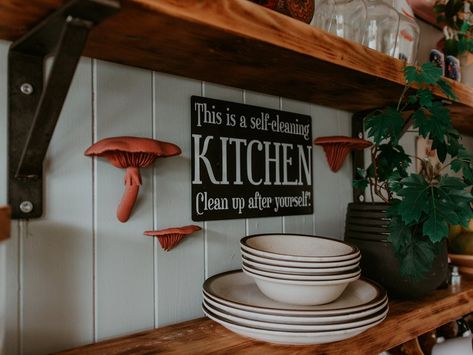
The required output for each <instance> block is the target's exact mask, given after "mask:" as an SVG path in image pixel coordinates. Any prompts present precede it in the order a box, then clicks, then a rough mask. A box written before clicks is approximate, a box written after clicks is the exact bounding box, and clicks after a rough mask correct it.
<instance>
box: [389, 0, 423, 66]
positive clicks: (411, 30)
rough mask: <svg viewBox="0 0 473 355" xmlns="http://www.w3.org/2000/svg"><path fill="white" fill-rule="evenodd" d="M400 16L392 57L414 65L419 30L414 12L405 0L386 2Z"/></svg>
mask: <svg viewBox="0 0 473 355" xmlns="http://www.w3.org/2000/svg"><path fill="white" fill-rule="evenodd" d="M386 2H387V3H388V4H389V5H392V6H393V7H394V8H395V9H396V10H397V12H399V14H400V22H399V34H398V40H397V45H396V51H395V54H394V56H395V57H396V58H398V59H401V60H405V61H406V62H407V63H408V64H414V63H415V62H416V60H417V51H418V48H419V38H420V28H419V25H418V24H417V22H416V20H415V17H414V11H412V8H411V6H410V5H409V3H408V2H407V1H406V0H386Z"/></svg>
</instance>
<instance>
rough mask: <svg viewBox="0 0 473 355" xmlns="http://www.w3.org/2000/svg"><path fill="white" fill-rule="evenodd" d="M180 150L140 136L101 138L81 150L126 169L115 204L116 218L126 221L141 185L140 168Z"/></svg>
mask: <svg viewBox="0 0 473 355" xmlns="http://www.w3.org/2000/svg"><path fill="white" fill-rule="evenodd" d="M179 154H181V149H180V148H179V147H178V146H177V145H175V144H172V143H167V142H161V141H157V140H154V139H150V138H141V137H112V138H105V139H102V140H100V141H98V142H97V143H95V144H93V145H92V146H91V147H89V148H88V149H87V150H86V151H85V155H87V156H98V157H103V158H106V159H107V160H108V161H109V162H110V163H111V164H112V165H113V166H115V167H117V168H121V169H126V173H125V192H124V194H123V197H122V200H121V201H120V204H119V205H118V209H117V218H118V220H119V221H120V222H126V221H127V220H128V219H129V218H130V214H131V211H132V210H133V206H134V205H135V202H136V198H137V196H138V191H139V189H140V185H141V175H140V168H146V167H148V166H150V165H151V164H153V163H154V161H155V160H156V158H164V157H172V156H175V155H179Z"/></svg>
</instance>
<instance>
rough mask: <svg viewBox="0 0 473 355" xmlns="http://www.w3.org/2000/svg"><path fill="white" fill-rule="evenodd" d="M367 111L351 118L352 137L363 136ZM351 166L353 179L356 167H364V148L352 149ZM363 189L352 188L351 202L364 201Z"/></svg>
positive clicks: (355, 174) (355, 175)
mask: <svg viewBox="0 0 473 355" xmlns="http://www.w3.org/2000/svg"><path fill="white" fill-rule="evenodd" d="M366 115H367V112H366V111H364V112H358V113H355V114H354V115H353V116H352V118H351V133H352V136H353V137H356V138H361V139H363V138H364V137H365V131H364V125H363V119H364V118H365V117H366ZM351 154H352V162H353V164H352V166H353V179H356V177H357V169H358V168H360V169H364V168H365V156H364V154H365V152H364V150H357V149H355V150H353V151H352V153H351ZM364 201H365V191H364V190H360V189H356V188H353V202H364Z"/></svg>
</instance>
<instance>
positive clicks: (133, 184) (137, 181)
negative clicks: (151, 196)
mask: <svg viewBox="0 0 473 355" xmlns="http://www.w3.org/2000/svg"><path fill="white" fill-rule="evenodd" d="M140 185H141V175H140V169H139V168H136V167H129V168H127V169H126V174H125V192H124V193H123V197H122V200H121V201H120V204H119V205H118V209H117V218H118V220H119V221H120V222H126V221H128V218H130V214H131V211H132V210H133V206H134V205H135V202H136V197H137V196H138V191H139V190H140Z"/></svg>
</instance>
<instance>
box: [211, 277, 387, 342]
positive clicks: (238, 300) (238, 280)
mask: <svg viewBox="0 0 473 355" xmlns="http://www.w3.org/2000/svg"><path fill="white" fill-rule="evenodd" d="M203 296H204V303H203V309H204V312H205V314H206V315H207V316H208V317H209V318H211V319H213V320H214V321H216V322H218V323H220V324H222V325H223V326H224V327H226V328H228V329H229V330H231V331H233V332H235V333H238V334H240V335H243V336H247V337H250V338H254V339H257V340H263V341H269V342H273V343H279V344H291V345H302V344H322V343H328V342H333V341H338V340H343V339H347V338H350V337H352V336H355V335H357V334H359V333H361V332H363V331H365V330H366V329H368V328H371V327H373V326H375V325H376V324H379V323H380V322H382V321H383V319H384V318H385V317H386V314H387V312H388V305H387V302H388V300H387V296H386V292H385V291H384V290H383V289H382V288H381V287H380V286H378V285H377V284H375V283H374V282H371V281H369V280H365V279H359V280H356V281H354V282H352V283H350V284H349V285H348V287H347V289H346V290H345V292H344V293H343V294H342V296H341V297H339V298H338V299H337V300H336V301H334V302H332V303H329V304H324V305H317V306H297V305H290V304H285V303H280V302H276V301H274V300H272V299H270V298H268V297H266V296H265V295H264V294H263V293H262V292H261V291H260V290H259V288H258V287H257V286H256V283H255V280H254V279H253V278H252V277H250V276H248V275H245V274H244V273H243V272H242V271H241V270H236V271H230V272H226V273H222V274H218V275H215V276H213V277H211V278H209V279H207V280H206V281H205V283H204V286H203Z"/></svg>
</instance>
